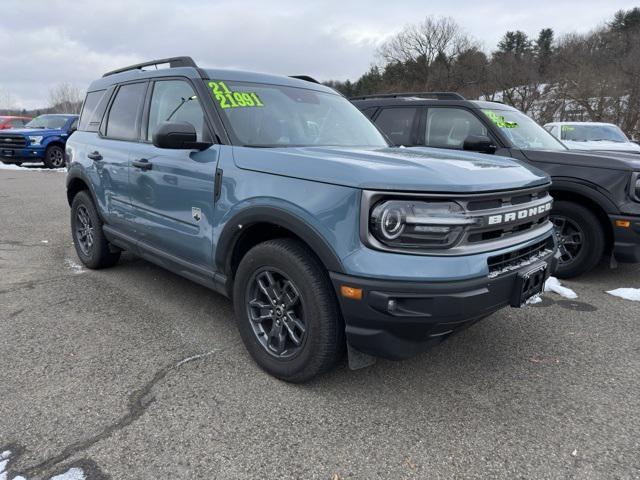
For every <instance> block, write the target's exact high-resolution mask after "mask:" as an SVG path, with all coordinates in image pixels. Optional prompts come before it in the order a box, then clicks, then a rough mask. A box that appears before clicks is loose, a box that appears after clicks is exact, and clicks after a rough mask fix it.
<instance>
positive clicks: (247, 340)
mask: <svg viewBox="0 0 640 480" xmlns="http://www.w3.org/2000/svg"><path fill="white" fill-rule="evenodd" d="M233 291H234V294H233V299H234V307H235V313H236V321H237V324H238V330H239V332H240V336H241V337H242V340H243V342H244V344H245V346H246V347H247V350H248V351H249V353H250V354H251V356H252V357H253V359H254V360H255V361H256V363H257V364H258V365H259V366H260V367H261V368H263V369H264V370H265V371H267V372H268V373H270V374H271V375H273V376H275V377H277V378H280V379H282V380H285V381H289V382H304V381H307V380H309V379H311V378H312V377H314V376H316V375H318V374H320V373H323V372H325V371H327V370H329V369H330V368H331V367H332V366H333V365H334V364H335V363H336V361H337V360H338V359H339V357H340V356H341V354H342V353H343V352H344V348H345V340H344V326H343V324H342V319H341V316H340V310H339V308H338V304H337V299H336V298H335V294H334V292H333V288H332V286H331V283H330V281H329V278H328V275H327V273H326V271H325V269H324V267H323V266H322V265H321V264H320V262H319V261H318V260H317V259H316V258H315V256H314V255H313V253H311V252H310V251H309V250H308V249H307V248H306V247H305V246H304V245H303V244H301V243H300V242H298V241H296V240H292V239H277V240H270V241H267V242H264V243H261V244H259V245H257V246H256V247H254V248H253V249H251V250H250V251H249V252H248V253H247V254H246V255H245V256H244V258H243V259H242V261H241V262H240V265H239V266H238V270H237V272H236V277H235V281H234V290H233Z"/></svg>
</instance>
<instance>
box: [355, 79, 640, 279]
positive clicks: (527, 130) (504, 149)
mask: <svg viewBox="0 0 640 480" xmlns="http://www.w3.org/2000/svg"><path fill="white" fill-rule="evenodd" d="M351 100H352V102H353V103H354V104H355V105H356V106H357V107H358V108H359V109H361V110H362V111H364V112H365V113H366V114H367V116H368V117H369V118H371V119H372V120H373V121H374V122H375V123H376V125H378V127H379V128H380V129H381V130H382V131H384V132H385V133H386V134H387V135H388V136H389V138H390V139H391V141H392V143H394V144H395V145H405V146H415V145H421V146H428V147H438V148H446V149H451V150H469V151H476V152H481V153H484V154H488V155H493V154H495V155H503V156H510V157H513V158H516V159H518V160H521V161H523V162H526V163H528V164H531V165H533V166H535V167H538V168H540V169H542V170H544V171H545V172H547V173H548V174H549V175H550V176H551V180H552V181H553V185H552V186H551V195H552V196H553V198H554V200H555V203H554V209H553V211H552V212H551V219H552V221H553V222H554V223H555V225H556V235H557V237H558V246H559V250H560V259H559V262H558V269H557V271H556V275H557V276H558V277H562V278H570V277H575V276H578V275H581V274H583V273H585V272H588V271H589V270H591V269H592V268H593V267H595V266H596V265H597V264H598V262H600V260H601V259H602V257H603V255H604V254H605V253H612V254H613V255H614V256H615V258H616V259H617V260H618V261H621V262H639V261H640V158H638V155H637V154H632V153H628V154H625V153H611V152H609V153H605V152H600V153H595V152H594V153H589V152H576V151H569V150H568V149H567V148H566V147H565V146H564V145H563V144H562V143H560V142H559V141H558V140H557V139H556V138H554V137H553V136H552V135H551V134H550V133H549V132H547V131H546V130H545V129H544V128H542V127H541V126H540V125H538V124H537V123H536V122H534V121H533V120H532V119H531V118H529V117H527V116H526V115H524V114H523V113H521V112H520V111H518V110H516V109H515V108H512V107H509V106H507V105H503V104H501V103H496V102H484V101H473V100H465V98H464V97H463V96H461V95H459V94H457V93H449V92H441V93H406V94H383V95H368V96H364V97H357V98H352V99H351Z"/></svg>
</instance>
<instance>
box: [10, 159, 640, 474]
mask: <svg viewBox="0 0 640 480" xmlns="http://www.w3.org/2000/svg"><path fill="white" fill-rule="evenodd" d="M0 186H1V188H0V452H2V451H5V450H8V451H11V452H12V456H11V460H10V462H9V466H8V468H9V475H8V479H9V480H10V479H11V478H13V475H17V474H22V475H24V476H25V477H26V478H28V479H29V480H32V479H39V478H44V479H49V478H51V477H52V476H54V475H55V474H57V473H60V472H64V471H67V470H69V469H70V468H71V467H78V468H82V470H83V471H84V474H85V475H86V478H87V479H89V480H95V479H104V478H112V479H218V478H219V479H244V478H257V479H272V478H273V479H275V478H277V479H289V478H292V479H293V478H298V479H316V478H317V479H334V480H337V479H343V480H346V479H378V478H380V479H423V478H429V479H439V478H482V479H486V478H505V479H514V478H535V479H546V478H549V479H557V478H575V479H588V478H598V479H601V478H620V479H631V478H640V304H639V303H637V302H635V303H634V302H631V301H626V300H622V299H620V298H616V297H612V296H610V295H608V294H606V293H605V291H606V290H611V289H614V288H618V287H640V275H639V274H640V266H638V265H620V266H619V267H618V268H617V269H615V270H611V269H609V268H608V266H607V265H602V266H601V267H600V268H599V269H598V270H597V271H595V272H594V273H592V274H590V275H588V276H585V277H584V278H581V279H580V280H578V281H572V282H565V285H567V286H569V287H571V288H572V289H573V290H575V291H576V293H577V294H578V298H577V300H566V299H563V298H562V297H559V296H558V295H556V294H547V295H546V297H545V300H544V302H543V303H541V304H538V305H535V306H529V307H527V308H524V309H521V310H513V309H510V310H504V311H502V312H499V313H498V314H496V315H494V316H492V317H491V318H489V319H487V320H485V321H484V322H481V323H480V324H477V325H475V326H474V327H472V328H471V329H469V330H466V331H465V332H463V333H462V334H460V335H459V336H457V337H454V338H452V339H450V340H449V341H447V342H445V343H443V344H442V345H441V346H439V347H437V348H436V349H434V350H432V351H430V352H427V353H425V354H422V355H420V356H419V357H417V358H414V359H412V360H409V361H405V362H401V363H395V362H388V361H379V362H378V363H377V364H376V365H374V366H373V367H370V368H368V369H365V370H360V371H350V370H349V369H348V368H347V367H346V364H345V363H343V364H342V365H341V366H339V368H337V369H336V370H335V371H334V372H332V373H330V374H328V375H325V376H323V377H321V378H319V379H318V380H316V381H314V382H312V383H309V384H306V385H289V384H286V383H283V382H281V381H278V380H276V379H274V378H272V377H270V376H268V375H266V374H265V373H263V372H262V371H261V370H260V369H259V368H258V367H257V366H256V365H255V364H254V363H253V362H252V361H251V359H250V358H249V356H248V354H247V353H246V352H245V349H244V347H243V345H242V343H241V341H240V337H239V335H238V333H237V331H236V328H235V325H234V318H233V311H232V305H231V303H230V301H228V300H226V299H225V298H223V297H220V296H218V295H216V294H215V293H212V292H210V291H208V290H206V289H204V288H203V287H200V286H198V285H195V284H193V283H191V282H189V281H188V280H185V279H182V278H180V277H178V276H175V275H173V274H171V273H168V272H166V271H163V270H161V269H160V268H157V267H155V266H153V265H151V264H149V263H147V262H145V261H143V260H140V259H137V258H135V257H133V256H130V255H124V256H123V258H122V260H121V262H120V263H119V264H118V265H117V266H116V267H115V268H112V269H109V270H102V271H87V270H85V269H83V268H82V267H80V263H79V260H78V259H77V257H76V255H75V252H74V249H73V246H72V243H71V235H70V232H69V227H68V214H69V209H68V206H67V204H66V198H65V193H64V174H63V173H60V172H44V171H18V170H16V171H13V170H0ZM0 476H1V475H0ZM3 480H4V479H3Z"/></svg>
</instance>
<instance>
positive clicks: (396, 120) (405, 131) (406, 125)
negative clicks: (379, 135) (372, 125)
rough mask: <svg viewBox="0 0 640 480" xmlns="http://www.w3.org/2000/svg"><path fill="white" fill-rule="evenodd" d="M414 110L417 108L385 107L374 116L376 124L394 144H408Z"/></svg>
mask: <svg viewBox="0 0 640 480" xmlns="http://www.w3.org/2000/svg"><path fill="white" fill-rule="evenodd" d="M416 112H417V109H416V108H411V107H398V108H385V109H384V110H382V111H381V112H380V114H379V115H378V118H376V125H378V127H380V130H382V131H383V132H384V133H385V134H386V135H387V137H389V140H391V141H392V142H393V144H394V145H404V146H410V145H412V144H413V142H412V141H411V131H412V129H413V121H414V118H415V117H416Z"/></svg>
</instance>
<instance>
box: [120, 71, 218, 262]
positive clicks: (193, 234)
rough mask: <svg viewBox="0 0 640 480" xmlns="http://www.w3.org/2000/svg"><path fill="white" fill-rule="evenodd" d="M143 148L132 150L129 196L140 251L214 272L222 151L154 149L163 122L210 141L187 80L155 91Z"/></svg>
mask: <svg viewBox="0 0 640 480" xmlns="http://www.w3.org/2000/svg"><path fill="white" fill-rule="evenodd" d="M152 88H153V90H152V93H151V99H150V101H149V106H148V114H147V115H146V116H147V117H148V120H147V121H146V122H144V123H145V124H146V125H143V131H142V139H143V142H141V143H138V144H136V145H133V146H132V150H131V170H130V173H129V186H130V187H129V192H130V197H131V204H132V207H133V210H134V217H135V222H136V231H137V233H138V239H139V240H140V241H141V246H142V247H143V248H144V247H146V248H147V249H151V250H155V251H157V252H156V253H159V254H160V256H163V254H164V256H167V255H168V256H170V257H174V258H176V259H179V260H183V261H186V262H189V263H190V264H195V265H199V266H201V267H205V266H211V265H212V264H213V260H212V225H213V212H214V183H215V173H216V166H217V163H218V156H219V154H220V147H219V146H217V145H216V146H213V147H210V148H209V149H207V150H205V151H202V152H199V151H194V150H171V149H164V148H157V147H155V146H154V145H153V144H152V143H151V141H152V137H153V132H154V131H155V130H156V128H157V127H158V126H159V125H160V124H161V123H163V122H165V121H172V122H188V123H191V124H192V125H193V126H194V127H195V128H196V132H197V133H198V141H203V140H210V134H209V133H208V129H207V127H206V124H205V121H204V113H203V110H202V107H201V105H200V102H199V100H198V98H197V97H196V94H195V92H194V90H193V88H192V86H191V85H190V84H189V83H188V82H187V81H185V80H158V81H156V82H154V84H153V85H152Z"/></svg>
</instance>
